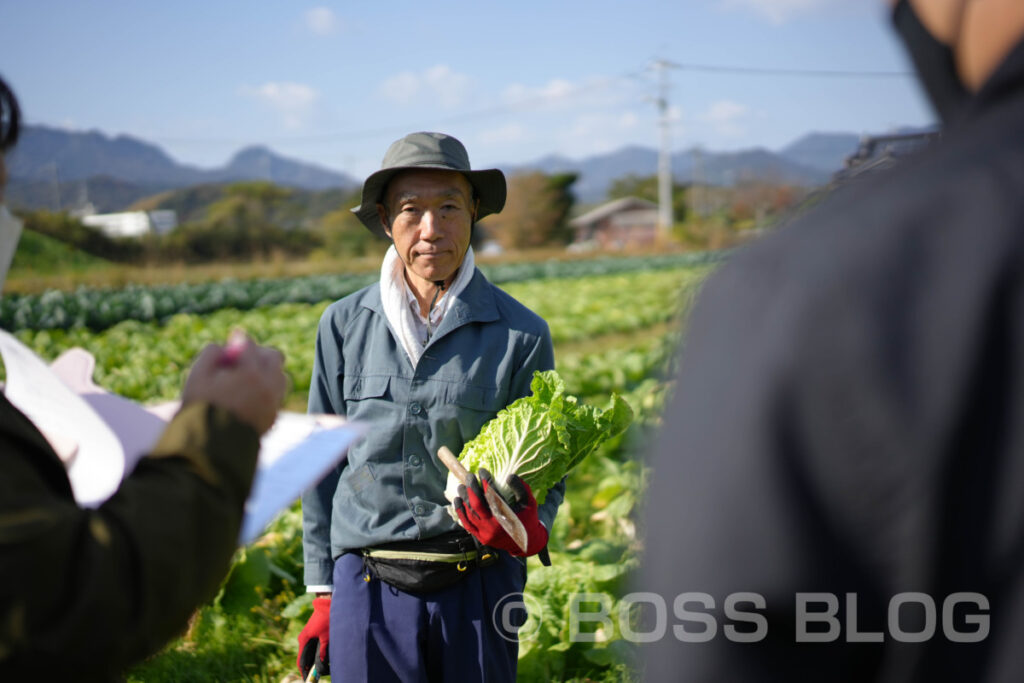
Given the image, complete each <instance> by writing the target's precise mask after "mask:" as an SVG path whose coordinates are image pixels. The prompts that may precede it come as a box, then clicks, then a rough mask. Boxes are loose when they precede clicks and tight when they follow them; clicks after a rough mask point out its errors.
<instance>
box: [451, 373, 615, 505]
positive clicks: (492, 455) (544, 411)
mask: <svg viewBox="0 0 1024 683" xmlns="http://www.w3.org/2000/svg"><path fill="white" fill-rule="evenodd" d="M530 388H531V389H532V391H533V393H532V395H530V396H525V397H523V398H520V399H517V400H516V401H514V402H513V403H511V404H509V405H508V406H507V407H506V408H504V409H502V410H500V411H499V412H498V414H497V415H496V416H495V417H494V419H492V420H491V421H490V422H488V423H487V424H485V425H484V426H483V428H482V429H481V430H480V433H479V434H478V435H477V436H476V438H474V439H473V440H471V441H469V442H467V443H466V444H465V446H464V447H463V449H462V452H461V453H460V454H459V460H461V461H462V464H463V465H465V466H466V469H468V470H469V471H470V472H476V471H477V470H479V469H480V468H481V467H483V468H484V469H486V470H487V471H489V472H490V473H491V474H492V475H494V481H495V484H496V485H497V487H498V490H499V491H500V492H501V494H502V496H504V497H505V498H506V499H507V500H512V498H513V496H512V491H511V490H510V489H509V488H508V478H509V476H510V475H512V474H518V475H519V476H520V477H522V478H523V480H524V481H526V483H527V484H529V485H530V489H531V490H532V491H533V494H534V496H535V497H536V498H537V502H538V503H542V502H544V498H545V497H546V496H547V492H548V489H550V488H551V487H552V486H554V485H555V484H557V483H558V482H559V481H561V480H562V477H564V476H565V475H566V474H567V473H568V472H569V471H570V470H571V469H572V468H573V467H575V466H576V465H578V464H579V463H580V461H582V460H583V459H584V458H585V457H587V455H589V454H590V453H591V452H593V450H594V449H595V448H597V447H598V446H599V445H600V444H601V443H602V442H603V441H605V440H607V439H610V438H612V437H613V436H616V435H617V434H619V433H621V432H622V431H624V430H625V429H626V427H628V426H629V424H630V422H632V421H633V411H632V409H630V407H629V404H627V403H626V402H625V401H624V400H623V399H622V398H621V397H620V396H619V395H618V394H613V395H612V403H611V405H610V406H609V407H608V408H606V409H605V410H600V409H598V408H595V407H594V406H590V405H586V404H583V403H580V402H579V400H578V399H577V398H576V397H575V396H572V395H570V394H567V393H566V391H565V382H563V381H562V378H561V377H559V376H558V373H556V372H555V371H554V370H547V371H545V372H535V373H534V374H533V380H532V382H531V383H530ZM457 487H458V482H457V481H456V480H455V477H454V476H453V475H449V477H448V486H447V487H446V489H445V495H446V496H447V497H448V499H449V500H452V499H454V497H455V495H456V494H455V491H456V489H457Z"/></svg>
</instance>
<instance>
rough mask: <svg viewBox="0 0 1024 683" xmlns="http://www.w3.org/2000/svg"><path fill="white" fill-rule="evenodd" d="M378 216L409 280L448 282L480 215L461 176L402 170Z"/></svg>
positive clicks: (469, 188)
mask: <svg viewBox="0 0 1024 683" xmlns="http://www.w3.org/2000/svg"><path fill="white" fill-rule="evenodd" d="M377 212H378V213H379V214H380V218H381V221H382V222H383V224H384V231H385V232H386V233H387V235H388V237H390V238H391V239H392V240H393V241H394V243H395V249H397V250H398V255H399V256H400V257H401V258H402V260H403V261H404V262H405V265H406V271H407V274H408V276H409V277H411V278H419V279H420V280H423V281H429V282H436V281H437V280H445V281H448V279H449V278H451V276H452V275H453V274H454V273H455V271H456V270H457V269H458V267H459V266H460V265H461V263H462V258H463V256H464V255H465V253H466V250H467V249H468V248H469V237H470V229H471V228H472V226H473V219H474V218H475V216H476V206H475V205H474V202H473V189H472V186H471V185H470V184H469V181H468V180H466V177H465V176H464V175H462V174H461V173H458V172H456V171H442V170H427V169H424V170H422V171H419V170H416V171H404V172H402V173H400V174H398V175H396V176H395V177H394V178H392V180H391V182H390V183H389V184H388V188H387V193H386V195H385V197H384V203H383V204H378V205H377Z"/></svg>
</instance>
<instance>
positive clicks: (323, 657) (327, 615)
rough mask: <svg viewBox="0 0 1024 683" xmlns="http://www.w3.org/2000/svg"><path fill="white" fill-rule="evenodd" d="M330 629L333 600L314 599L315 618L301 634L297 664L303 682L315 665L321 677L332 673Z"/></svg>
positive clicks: (327, 598) (312, 617) (311, 619)
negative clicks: (328, 650)
mask: <svg viewBox="0 0 1024 683" xmlns="http://www.w3.org/2000/svg"><path fill="white" fill-rule="evenodd" d="M330 629H331V599H330V598H329V597H326V598H313V616H311V617H310V618H309V621H307V622H306V627H305V628H304V629H302V633H300V634H299V657H298V659H297V660H296V662H295V663H296V664H297V665H298V667H299V671H301V672H302V679H303V680H305V679H306V676H308V675H309V670H310V669H312V668H313V664H316V672H317V673H318V674H320V675H321V676H326V675H328V674H329V673H331V659H330V655H328V653H327V646H328V645H329V644H330V640H331V638H330Z"/></svg>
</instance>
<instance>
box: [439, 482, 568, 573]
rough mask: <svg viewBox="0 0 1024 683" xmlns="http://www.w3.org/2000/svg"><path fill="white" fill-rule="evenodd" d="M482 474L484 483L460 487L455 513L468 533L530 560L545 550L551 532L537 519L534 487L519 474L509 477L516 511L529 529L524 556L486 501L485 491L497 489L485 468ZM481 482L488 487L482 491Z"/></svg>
mask: <svg viewBox="0 0 1024 683" xmlns="http://www.w3.org/2000/svg"><path fill="white" fill-rule="evenodd" d="M479 474H480V481H477V479H476V477H473V480H472V482H471V483H470V487H469V488H468V489H467V488H466V487H465V486H459V495H458V496H456V498H455V500H454V501H453V503H454V505H455V512H456V514H458V516H459V521H461V522H462V526H463V527H464V528H465V529H466V531H468V532H469V533H471V534H473V536H475V537H476V540H478V541H480V542H481V543H483V544H484V545H487V546H490V547H492V548H499V549H501V550H505V551H507V552H508V553H509V554H511V555H519V556H522V557H529V556H530V555H536V554H537V553H539V552H540V551H541V550H543V549H544V547H545V546H547V544H548V530H547V529H545V528H544V525H543V524H541V523H540V520H539V519H538V518H537V501H536V499H534V497H533V491H531V490H530V485H529V484H527V483H526V482H525V481H523V480H522V479H521V478H520V477H519V475H516V474H513V475H512V476H511V477H509V482H508V485H509V488H511V489H512V492H513V494H514V495H515V497H516V502H515V504H514V505H513V506H512V509H513V510H514V511H515V513H516V517H518V518H519V521H520V522H522V523H523V527H524V528H525V529H526V552H525V553H524V552H523V551H522V549H521V548H520V547H519V546H518V545H516V542H515V541H513V540H512V537H511V536H509V535H508V532H507V531H505V529H504V528H502V526H501V523H500V522H498V519H497V518H496V517H495V516H494V515H493V514H492V513H491V506H490V505H488V504H487V499H486V498H484V490H485V489H487V488H491V487H492V486H494V480H493V478H492V477H491V473H490V472H488V471H487V470H485V469H484V468H482V467H481V468H480V471H479ZM481 482H483V486H484V488H480V483H481Z"/></svg>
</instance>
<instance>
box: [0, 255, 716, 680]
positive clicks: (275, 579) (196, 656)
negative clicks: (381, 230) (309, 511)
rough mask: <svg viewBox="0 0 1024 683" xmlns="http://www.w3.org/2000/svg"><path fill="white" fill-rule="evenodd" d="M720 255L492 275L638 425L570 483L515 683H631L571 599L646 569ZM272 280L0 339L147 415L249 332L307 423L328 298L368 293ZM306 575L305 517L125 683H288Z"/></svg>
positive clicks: (29, 307)
mask: <svg viewBox="0 0 1024 683" xmlns="http://www.w3.org/2000/svg"><path fill="white" fill-rule="evenodd" d="M719 258H720V257H718V256H716V255H695V256H694V255H689V256H686V257H685V258H683V257H680V256H674V257H654V258H651V257H648V259H647V261H646V262H645V261H644V260H642V259H619V260H617V261H613V260H610V259H605V260H595V261H593V262H590V264H591V265H589V266H580V265H577V266H575V268H576V269H577V270H576V271H575V272H572V271H569V270H564V271H559V270H558V266H557V265H551V264H533V265H530V266H529V267H527V266H526V265H524V264H518V265H517V266H515V268H519V269H520V270H519V274H518V275H516V274H514V272H513V271H512V270H509V271H506V273H505V276H504V277H503V276H502V275H501V272H500V271H495V272H492V273H491V276H492V277H493V278H494V279H495V280H498V281H501V282H502V283H503V284H502V287H503V289H505V290H506V291H508V292H509V293H510V294H511V295H512V296H514V297H516V298H517V299H519V300H520V301H522V302H523V303H524V304H526V305H527V306H528V307H530V308H531V309H533V310H534V311H536V312H537V313H538V314H539V315H541V316H542V317H543V318H545V319H546V320H547V321H548V324H549V325H550V327H551V332H552V335H553V338H554V341H555V358H556V365H557V369H558V371H559V374H560V375H561V376H562V377H563V378H564V379H565V381H566V383H567V385H568V390H569V391H570V392H571V393H574V394H576V395H578V396H580V397H581V398H582V399H583V400H585V401H586V402H588V403H592V404H594V405H597V406H599V407H603V406H604V405H605V404H606V403H607V402H608V398H609V396H610V394H611V392H617V393H619V394H621V395H622V396H623V397H624V398H625V399H626V400H627V401H628V402H629V403H630V405H631V406H632V407H633V409H634V411H635V412H636V415H637V417H636V420H635V421H634V424H633V425H632V426H631V427H630V428H629V430H627V431H626V433H625V434H623V435H621V436H620V437H617V438H615V439H613V440H612V441H611V442H609V443H607V444H605V445H604V446H602V447H601V448H600V449H599V450H598V451H597V452H596V453H594V454H593V455H591V456H590V457H589V458H588V459H587V460H586V461H584V462H583V463H582V464H581V465H580V466H578V467H577V468H576V469H575V470H574V471H573V472H572V474H571V475H570V478H569V481H568V484H567V495H566V500H565V503H564V504H563V506H562V508H561V510H560V511H559V514H558V517H557V519H556V522H555V525H554V528H553V529H552V537H551V543H550V548H551V551H552V552H551V558H552V562H553V566H551V567H542V566H541V565H540V563H539V562H537V561H536V560H535V558H531V560H530V564H529V580H528V583H527V590H526V594H527V598H526V600H525V602H526V604H527V606H528V607H529V608H530V609H531V613H530V617H529V619H528V621H527V623H526V625H525V626H524V627H523V629H522V631H521V642H520V662H519V667H520V679H521V680H529V681H534V680H551V681H569V680H576V681H583V680H590V681H619V680H631V679H633V678H635V676H636V670H635V668H634V664H633V663H632V659H631V657H630V647H631V646H630V645H629V644H628V642H627V641H626V639H624V638H623V637H622V633H621V628H620V625H619V624H620V621H619V620H614V621H613V622H611V623H613V628H612V629H606V628H603V627H599V628H596V630H595V628H594V624H584V625H583V626H584V627H586V626H590V627H591V628H590V629H589V631H588V630H587V629H586V628H583V630H584V631H585V634H584V635H585V638H582V639H581V638H576V639H572V638H570V627H571V624H570V619H569V605H570V602H571V601H572V599H573V596H574V595H578V594H581V593H588V594H591V598H592V599H593V598H594V596H601V598H600V602H603V603H605V604H604V607H605V608H606V609H609V610H610V612H611V613H612V614H615V609H616V605H617V599H618V597H619V596H620V595H621V594H622V593H623V591H624V588H625V584H626V581H627V580H628V577H629V574H630V572H631V571H632V570H633V569H635V567H636V566H637V564H638V557H639V553H640V550H641V547H640V538H639V534H638V531H637V522H638V520H637V512H638V508H637V505H638V502H639V501H640V499H641V497H642V491H643V489H644V481H645V476H646V468H645V465H644V454H645V452H646V450H647V447H648V444H649V442H650V439H651V437H652V434H653V432H654V430H655V428H656V427H657V425H658V423H659V415H660V410H661V407H662V406H663V404H664V400H665V397H666V394H667V393H668V392H669V391H670V389H671V386H670V382H669V380H668V377H670V376H671V374H672V373H671V365H672V361H673V358H674V357H675V350H676V347H677V342H678V338H679V332H680V327H681V322H682V320H683V319H684V316H685V312H686V310H687V308H688V306H689V303H690V301H691V300H692V298H693V295H694V294H695V292H696V290H697V288H698V286H699V284H700V282H701V281H702V279H703V277H704V276H705V275H706V274H707V273H708V272H709V270H710V269H711V268H713V263H714V262H715V261H717V260H719ZM673 259H674V260H673ZM510 268H512V267H511V266H510ZM531 268H532V270H531ZM587 268H589V269H590V270H589V271H588V270H587ZM531 273H532V275H531ZM364 279H365V278H364ZM266 282H273V281H264V282H263V283H227V284H224V283H221V285H220V286H221V287H223V288H224V289H223V291H222V292H221V294H219V295H218V294H216V293H215V287H216V286H207V287H206V288H205V289H204V290H203V291H202V292H201V293H196V292H193V293H192V294H189V293H188V292H187V291H185V290H182V291H185V293H182V291H177V290H174V291H172V290H170V289H166V288H165V289H164V290H158V289H153V288H151V289H143V288H136V289H134V290H130V291H129V293H125V292H117V293H114V292H107V293H106V294H103V295H101V294H97V293H95V292H84V291H83V292H79V293H77V294H75V293H72V294H65V295H57V294H51V295H49V297H50V298H49V299H47V296H48V295H41V296H38V297H22V298H19V299H17V300H14V301H8V302H6V303H5V304H4V307H3V308H2V310H0V326H2V327H5V328H7V329H13V330H15V331H16V334H17V336H18V337H19V338H20V339H21V340H22V341H23V342H25V343H26V344H28V345H29V346H30V347H32V348H34V349H35V350H36V351H37V352H39V353H40V354H41V355H42V356H44V357H45V358H48V359H52V358H54V357H56V356H57V355H58V354H59V353H60V352H61V351H63V350H64V349H67V348H70V347H72V346H82V347H84V348H86V349H88V350H89V351H91V352H92V353H93V354H94V355H95V357H96V360H97V368H96V377H95V379H96V381H97V383H99V384H100V385H102V386H105V387H106V388H108V389H110V390H112V391H114V392H117V393H119V394H121V395H124V396H128V397H130V398H133V399H135V400H138V401H143V402H151V401H159V400H163V399H171V398H175V397H176V396H177V395H178V393H179V392H180V390H181V386H182V382H183V379H184V375H185V373H186V371H187V368H188V365H189V363H190V360H191V358H192V357H193V356H194V355H195V354H196V352H197V351H198V350H199V349H200V348H201V347H202V346H203V345H204V344H205V343H207V342H211V341H215V342H222V341H223V340H224V339H225V338H226V337H227V334H228V332H229V331H230V330H231V329H233V328H234V327H242V328H244V329H245V330H247V331H248V332H249V333H250V334H251V335H252V336H253V337H254V338H256V339H257V340H259V341H260V342H261V343H265V344H270V345H273V346H276V347H277V348H279V349H281V350H282V351H283V352H284V353H285V356H286V358H287V362H286V370H287V372H288V375H289V377H290V379H291V393H290V395H289V396H288V399H287V406H288V408H290V409H292V410H303V409H304V406H305V402H306V393H307V391H308V389H309V379H310V374H311V370H312V362H313V340H314V336H315V332H316V326H317V321H318V320H319V317H320V314H321V313H322V311H323V310H324V308H325V307H326V306H327V305H328V304H329V303H330V300H331V299H332V298H334V297H335V296H340V295H342V294H344V293H347V291H345V288H349V287H353V286H354V285H355V284H359V283H353V282H347V281H346V282H343V279H342V278H336V279H335V280H334V282H333V285H332V286H333V287H334V288H333V289H331V288H330V287H328V286H327V285H326V284H324V282H326V281H322V280H316V281H313V280H309V279H302V280H299V281H287V282H285V281H278V285H277V286H270V285H267V284H266ZM318 283H319V284H318ZM360 283H361V284H365V282H362V281H360ZM361 284H360V286H361ZM193 287H195V286H193ZM318 287H319V289H318ZM248 288H251V289H252V290H253V291H252V292H248ZM197 292H198V290H197ZM193 295H194V297H195V298H194V299H191V303H190V297H193ZM76 296H77V297H78V298H77V299H76V298H75V297H76ZM146 297H148V299H146ZM204 297H205V298H204ZM143 299H145V300H147V301H148V303H144V302H143ZM69 302H70V303H69ZM104 302H106V303H104ZM217 302H220V304H218V303H217ZM221 304H223V305H221ZM225 305H233V306H236V307H230V308H229V307H225ZM301 564H302V550H301V512H300V511H299V507H298V505H296V506H294V507H293V508H292V509H290V510H288V511H286V512H285V513H284V514H283V515H281V516H280V517H279V518H278V519H277V520H276V521H275V522H274V523H273V524H272V525H271V527H270V528H269V529H268V531H267V533H266V534H265V535H264V536H263V537H262V538H261V539H260V540H258V541H257V542H256V543H254V544H253V545H251V546H249V547H247V548H244V549H241V550H239V551H238V554H237V557H236V560H235V563H234V566H233V568H232V570H231V573H230V574H229V576H228V578H227V579H226V581H225V583H224V585H223V588H222V590H221V592H220V594H219V595H218V596H217V598H216V599H215V600H214V601H213V602H212V603H211V604H209V605H206V606H204V607H203V608H202V609H201V610H200V611H199V612H198V613H197V614H196V616H195V617H194V618H193V620H192V623H191V626H190V628H189V630H188V632H187V633H185V634H184V635H183V636H182V637H181V638H180V639H179V640H178V641H176V642H174V643H172V644H171V645H170V646H169V647H168V648H167V650H166V651H165V652H164V653H162V654H160V655H158V656H156V657H154V658H153V659H152V660H150V661H148V662H146V663H145V664H143V665H142V666H140V667H138V668H137V669H136V670H135V671H134V672H132V673H131V674H130V675H129V680H131V681H147V682H151V681H189V680H195V681H213V680H219V681H260V682H263V683H271V682H273V683H277V682H278V681H280V680H281V679H282V678H283V677H284V676H285V675H286V674H288V673H291V672H292V671H293V670H294V662H295V653H296V647H297V645H296V636H297V634H298V632H299V630H301V628H302V625H303V624H304V623H305V620H306V618H307V617H308V615H309V614H310V611H311V605H310V602H311V600H310V597H309V596H308V595H307V594H305V593H304V587H303V585H302V583H301V577H302V566H301ZM626 624H627V626H628V620H627V622H626ZM574 640H576V641H579V640H586V641H590V642H574Z"/></svg>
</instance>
